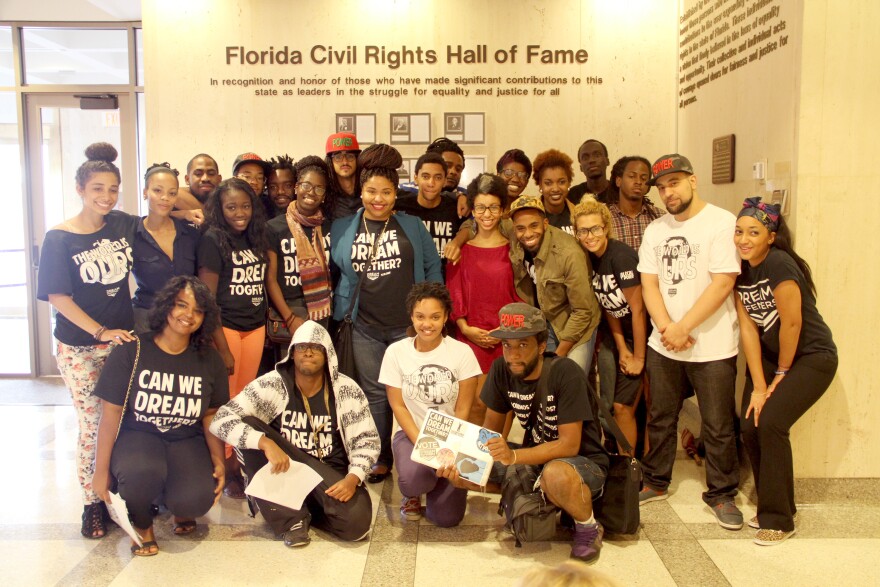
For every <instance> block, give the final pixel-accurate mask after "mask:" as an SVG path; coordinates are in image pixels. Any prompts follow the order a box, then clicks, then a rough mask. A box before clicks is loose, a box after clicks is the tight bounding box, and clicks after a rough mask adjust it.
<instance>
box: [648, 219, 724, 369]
mask: <svg viewBox="0 0 880 587" xmlns="http://www.w3.org/2000/svg"><path fill="white" fill-rule="evenodd" d="M735 226H736V217H735V216H734V215H733V214H731V213H730V212H728V211H726V210H722V209H721V208H719V207H717V206H713V205H712V204H706V207H705V208H703V209H702V210H700V212H699V213H697V215H696V216H694V217H693V218H690V219H688V220H685V221H684V222H679V221H677V220H676V219H675V217H674V216H673V215H672V214H664V215H663V216H661V217H660V218H658V219H656V220H654V221H653V222H652V223H651V224H649V225H648V228H647V229H645V236H644V238H643V240H642V246H641V247H639V271H640V272H641V273H652V274H654V275H656V276H657V277H658V279H659V281H660V293H661V295H662V296H663V303H664V304H665V305H666V311H667V312H668V313H669V317H670V318H671V319H672V320H673V322H678V321H679V320H681V319H682V318H683V317H684V315H685V314H687V312H688V311H689V310H690V309H691V308H692V307H693V306H694V303H695V302H696V301H697V299H698V298H699V297H700V295H702V293H703V292H704V291H705V290H706V288H707V287H709V284H710V283H711V282H712V277H711V274H712V273H737V274H738V273H739V272H740V258H739V253H738V252H737V250H736V247H735V246H734V244H733V230H734V227H735ZM652 322H653V320H652ZM691 336H692V337H693V338H694V339H695V341H696V342H695V343H694V346H692V347H691V348H689V349H687V350H685V351H681V352H678V353H674V352H672V351H667V350H666V349H665V348H663V343H661V342H660V337H661V334H660V331H659V330H657V324H656V323H654V332H653V333H652V334H651V338H650V339H649V340H648V345H650V347H651V348H652V349H654V350H655V351H657V352H658V353H660V354H661V355H664V356H666V357H669V358H670V359H675V360H678V361H690V362H695V363H700V362H705V361H716V360H719V359H726V358H728V357H732V356H734V355H736V354H737V352H738V347H739V327H738V324H737V319H736V306H735V304H734V298H733V294H732V293H731V295H730V296H728V298H727V299H726V300H724V303H723V304H721V307H719V308H718V309H717V310H716V311H715V313H714V314H712V315H711V316H710V317H709V318H707V319H706V320H704V321H703V323H702V324H700V325H699V326H697V327H696V328H694V330H693V331H691Z"/></svg>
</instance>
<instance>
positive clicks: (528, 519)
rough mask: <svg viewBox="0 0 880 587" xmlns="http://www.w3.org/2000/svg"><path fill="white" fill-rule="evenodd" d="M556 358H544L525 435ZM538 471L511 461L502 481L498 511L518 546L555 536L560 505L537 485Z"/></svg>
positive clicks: (544, 396) (532, 421)
mask: <svg viewBox="0 0 880 587" xmlns="http://www.w3.org/2000/svg"><path fill="white" fill-rule="evenodd" d="M554 362H555V358H553V357H545V358H544V367H543V369H542V370H541V377H540V378H539V379H538V386H537V389H536V390H535V396H534V398H532V406H531V411H530V413H529V425H528V426H527V430H526V431H525V434H526V436H525V437H524V438H525V439H527V438H528V437H529V435H530V434H531V429H532V427H534V425H535V420H536V418H537V412H538V408H539V406H540V405H541V402H542V401H543V400H544V398H546V397H547V381H548V379H549V376H550V370H551V368H552V367H553V363H554ZM538 471H539V468H538V467H537V466H535V465H522V464H520V465H516V464H514V465H509V466H508V467H507V471H505V473H504V481H502V483H501V503H500V504H498V515H499V516H501V515H503V516H505V517H506V519H507V523H506V524H505V526H506V527H507V528H508V529H509V530H510V531H511V532H513V536H514V538H516V546H517V547H521V546H522V543H523V542H539V541H541V540H552V539H553V538H554V537H555V536H556V512H558V511H559V508H557V507H556V506H555V505H553V504H552V503H550V502H548V501H547V500H546V499H545V498H544V493H543V492H542V491H541V490H540V489H537V487H536V484H537V481H538Z"/></svg>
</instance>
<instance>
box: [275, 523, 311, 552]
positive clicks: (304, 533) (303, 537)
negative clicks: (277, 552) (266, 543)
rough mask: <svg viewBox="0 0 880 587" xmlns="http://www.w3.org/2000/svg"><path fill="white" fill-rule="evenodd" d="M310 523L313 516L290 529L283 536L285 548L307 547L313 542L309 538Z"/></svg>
mask: <svg viewBox="0 0 880 587" xmlns="http://www.w3.org/2000/svg"><path fill="white" fill-rule="evenodd" d="M309 522H311V516H306V517H305V518H303V519H302V520H300V521H299V522H297V523H296V524H294V525H293V526H291V527H290V530H288V531H287V532H285V533H284V534H282V535H281V538H282V539H283V540H284V546H287V547H289V548H295V547H297V546H306V545H307V544H308V543H309V542H311V541H312V539H311V538H309Z"/></svg>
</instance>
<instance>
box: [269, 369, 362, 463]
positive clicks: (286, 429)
mask: <svg viewBox="0 0 880 587" xmlns="http://www.w3.org/2000/svg"><path fill="white" fill-rule="evenodd" d="M282 377H283V378H284V382H285V384H286V385H287V389H289V390H290V394H289V399H288V400H287V406H286V407H285V408H284V410H283V411H282V412H281V413H280V414H279V415H278V417H277V418H275V420H274V421H273V422H272V428H274V429H276V430H278V431H279V432H280V433H281V435H282V436H284V438H286V439H287V440H289V441H290V443H291V444H292V445H293V446H295V447H297V448H301V449H302V450H304V451H306V452H307V453H309V454H310V455H312V456H313V457H315V458H321V457H322V456H323V461H324V462H325V463H326V464H328V465H330V466H331V467H333V468H334V469H335V470H336V471H339V472H340V473H342V474H343V475H345V474H346V473H347V472H348V455H347V454H346V453H345V447H344V446H343V444H342V442H343V441H342V435H341V434H340V433H339V426H340V424H339V420H338V418H337V413H336V399H335V397H334V395H333V390H332V389H331V388H330V387H329V385H328V384H327V382H326V381H325V383H324V385H325V386H327V387H326V388H325V390H326V393H327V402H328V403H329V406H330V413H329V415H328V414H327V405H325V403H324V391H325V390H322V391H320V392H318V393H317V395H315V396H313V397H310V398H309V409H310V410H311V412H312V417H311V418H309V414H308V412H307V411H306V406H305V401H304V400H303V396H302V393H300V391H299V389H297V388H296V384H295V383H294V381H293V378H292V377H291V376H290V375H289V374H288V373H286V372H282ZM316 429H317V430H318V433H317V436H318V447H320V449H321V450H320V452H319V451H318V447H316V446H315V434H314V432H315V430H316Z"/></svg>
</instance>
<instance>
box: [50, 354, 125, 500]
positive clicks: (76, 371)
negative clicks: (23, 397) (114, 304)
mask: <svg viewBox="0 0 880 587" xmlns="http://www.w3.org/2000/svg"><path fill="white" fill-rule="evenodd" d="M111 349H112V347H111V346H110V345H109V344H98V345H93V346H69V345H66V344H64V343H62V342H59V343H58V349H57V357H56V359H57V361H58V370H59V371H61V378H62V379H64V384H65V385H66V386H67V389H68V390H70V397H71V398H72V399H73V407H74V409H75V410H76V418H77V420H78V422H79V439H78V442H77V444H76V471H77V475H78V476H79V484H80V487H81V488H82V498H83V504H85V505H89V504H92V503H97V502H99V501H101V499H100V498H99V497H98V495H97V494H96V493H95V492H94V491H92V476H93V475H94V474H95V452H96V450H97V439H98V424H99V423H100V421H101V400H100V399H99V398H97V397H95V396H94V395H92V392H93V391H94V390H95V385H96V384H97V383H98V377H99V376H100V375H101V369H102V368H103V367H104V362H105V361H106V360H107V357H108V356H109V355H110V351H111Z"/></svg>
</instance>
